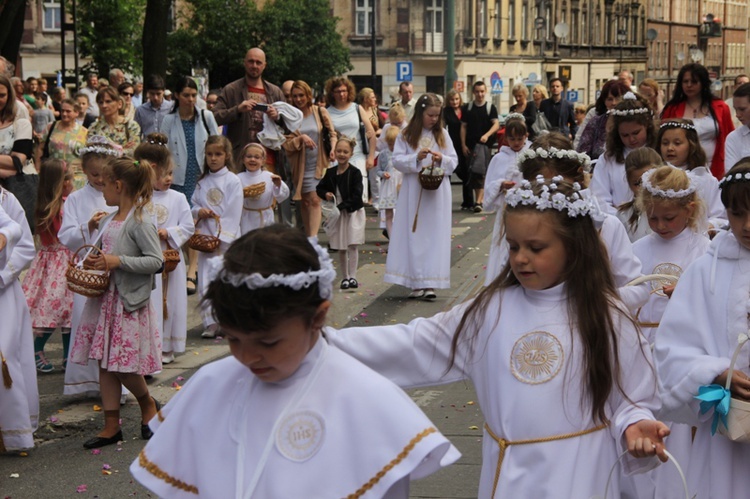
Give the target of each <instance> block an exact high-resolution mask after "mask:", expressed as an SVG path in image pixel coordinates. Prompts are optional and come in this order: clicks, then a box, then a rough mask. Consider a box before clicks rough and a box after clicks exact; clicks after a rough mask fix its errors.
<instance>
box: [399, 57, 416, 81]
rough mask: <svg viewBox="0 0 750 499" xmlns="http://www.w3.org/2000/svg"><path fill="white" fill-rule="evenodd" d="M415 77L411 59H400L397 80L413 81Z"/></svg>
mask: <svg viewBox="0 0 750 499" xmlns="http://www.w3.org/2000/svg"><path fill="white" fill-rule="evenodd" d="M413 78H414V65H413V64H412V63H411V61H399V62H397V63H396V81H412V79H413Z"/></svg>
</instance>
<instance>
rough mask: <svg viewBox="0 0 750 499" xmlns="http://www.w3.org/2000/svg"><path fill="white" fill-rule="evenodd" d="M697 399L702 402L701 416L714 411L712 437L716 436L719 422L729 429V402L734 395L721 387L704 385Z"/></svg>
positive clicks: (699, 389) (699, 390)
mask: <svg viewBox="0 0 750 499" xmlns="http://www.w3.org/2000/svg"><path fill="white" fill-rule="evenodd" d="M695 398H696V399H698V400H700V401H701V414H706V413H707V412H708V411H710V410H711V409H713V410H714V420H713V423H712V424H711V435H714V434H716V428H717V427H718V426H719V420H721V422H722V423H723V424H724V428H727V427H728V425H727V414H729V402H730V401H731V399H732V393H731V392H730V391H729V390H727V389H726V388H724V387H723V386H721V385H703V386H701V387H700V388H698V395H696V396H695Z"/></svg>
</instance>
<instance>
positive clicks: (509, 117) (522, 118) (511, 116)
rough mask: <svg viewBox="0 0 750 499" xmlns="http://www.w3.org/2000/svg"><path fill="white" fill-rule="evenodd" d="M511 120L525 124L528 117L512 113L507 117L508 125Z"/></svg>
mask: <svg viewBox="0 0 750 499" xmlns="http://www.w3.org/2000/svg"><path fill="white" fill-rule="evenodd" d="M509 120H521V121H524V122H525V121H526V116H524V115H523V114H521V113H510V114H508V115H507V116H506V117H505V122H506V123H507V122H508V121H509Z"/></svg>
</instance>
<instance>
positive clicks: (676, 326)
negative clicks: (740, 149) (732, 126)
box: [654, 159, 750, 498]
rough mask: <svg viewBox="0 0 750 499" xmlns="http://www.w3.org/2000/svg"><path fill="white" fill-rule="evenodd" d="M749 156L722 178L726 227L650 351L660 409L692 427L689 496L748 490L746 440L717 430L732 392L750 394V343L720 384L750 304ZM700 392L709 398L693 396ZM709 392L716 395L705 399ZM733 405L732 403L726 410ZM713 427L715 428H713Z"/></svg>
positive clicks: (687, 280)
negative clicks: (732, 372)
mask: <svg viewBox="0 0 750 499" xmlns="http://www.w3.org/2000/svg"><path fill="white" fill-rule="evenodd" d="M748 199H750V160H747V159H743V160H741V161H740V162H738V163H737V164H736V165H735V166H734V167H733V168H732V169H731V170H730V171H729V172H728V173H727V175H726V176H725V177H724V180H722V182H721V201H722V203H723V204H724V206H725V207H726V208H727V217H728V219H729V227H730V229H731V230H730V231H729V232H720V233H719V234H718V235H717V236H716V237H715V238H714V239H713V240H712V241H711V245H710V246H709V248H708V252H707V253H706V254H705V255H703V256H702V257H700V258H698V259H697V260H695V261H694V262H693V264H692V265H690V267H688V268H687V270H685V271H684V272H683V274H682V276H681V277H680V280H679V282H678V283H677V287H676V288H675V290H674V293H673V294H672V297H671V298H670V300H669V306H668V307H667V309H666V311H665V312H664V316H663V317H662V319H661V323H660V324H659V329H658V331H657V333H656V343H655V348H654V359H655V362H656V370H657V374H658V376H659V386H660V391H661V399H662V411H661V414H662V417H664V418H665V419H666V420H670V421H675V422H679V423H685V424H687V425H690V426H694V427H696V431H695V439H694V440H693V445H692V447H691V450H692V453H691V459H690V462H689V463H688V466H687V470H686V475H687V479H688V485H689V487H690V494H691V497H692V496H693V494H697V495H696V497H712V498H713V497H727V498H728V497H732V498H739V497H747V495H748V490H750V474H748V473H746V472H745V471H746V469H747V463H749V462H750V446H749V445H747V444H746V443H740V442H734V441H732V440H730V439H729V438H727V437H726V436H724V435H722V434H720V433H719V432H718V431H717V430H718V429H720V428H723V425H724V423H723V421H722V420H723V418H724V416H725V415H726V410H725V409H724V407H723V404H727V405H726V407H729V401H730V397H731V398H733V399H734V398H737V399H739V400H740V401H744V402H745V403H747V402H750V379H749V378H748V374H750V355H749V352H750V344H748V343H745V344H744V346H743V347H742V349H741V351H740V354H739V357H738V359H737V363H736V365H735V369H736V371H735V372H734V374H733V376H732V379H731V385H730V390H731V392H730V391H725V390H724V386H725V383H726V380H727V377H728V375H729V373H728V370H729V365H730V360H731V357H732V354H733V353H734V350H735V348H736V347H737V345H738V339H739V338H740V336H741V335H742V336H744V335H747V333H748V310H750V298H749V297H750V235H749V234H750V204H748ZM701 394H705V396H704V398H705V399H706V400H704V401H702V400H699V399H698V398H697V397H698V396H699V395H701ZM710 399H714V400H715V402H713V403H712V402H710V401H709V400H710ZM733 410H735V409H734V408H730V409H729V411H730V413H731V411H733ZM714 433H716V434H714Z"/></svg>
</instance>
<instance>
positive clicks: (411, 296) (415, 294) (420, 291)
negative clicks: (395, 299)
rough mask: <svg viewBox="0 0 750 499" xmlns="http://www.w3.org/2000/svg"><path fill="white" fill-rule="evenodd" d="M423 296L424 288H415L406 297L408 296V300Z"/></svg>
mask: <svg viewBox="0 0 750 499" xmlns="http://www.w3.org/2000/svg"><path fill="white" fill-rule="evenodd" d="M423 296H424V289H415V290H414V291H412V292H411V293H409V296H407V298H409V299H410V300H413V299H415V298H422V297H423Z"/></svg>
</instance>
